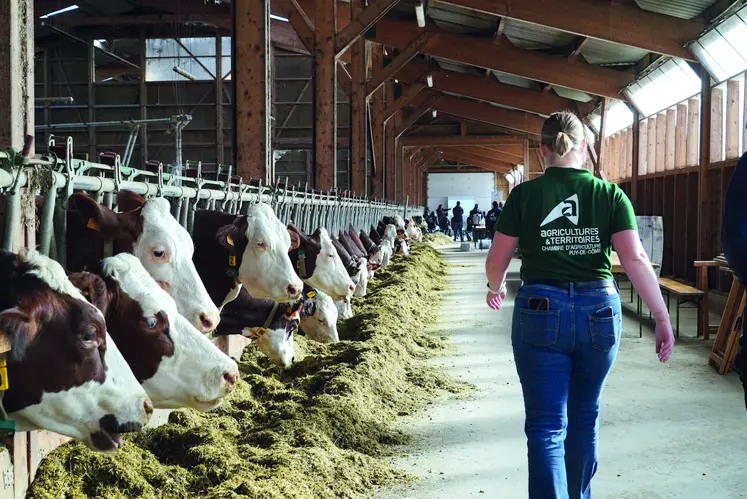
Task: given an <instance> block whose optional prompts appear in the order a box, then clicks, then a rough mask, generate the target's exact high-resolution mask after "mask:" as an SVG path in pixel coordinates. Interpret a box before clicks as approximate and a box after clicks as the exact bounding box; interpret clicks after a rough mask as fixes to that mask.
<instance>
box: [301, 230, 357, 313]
mask: <svg viewBox="0 0 747 499" xmlns="http://www.w3.org/2000/svg"><path fill="white" fill-rule="evenodd" d="M288 229H289V230H290V231H291V232H295V233H296V234H297V236H298V238H299V246H298V247H297V248H295V249H292V250H291V251H290V253H289V255H290V258H291V260H292V261H293V265H294V267H295V268H296V273H297V274H298V275H299V276H300V277H301V279H303V280H304V282H306V283H307V284H308V285H310V286H312V287H314V288H316V289H318V290H320V291H323V292H324V293H326V294H328V295H329V296H330V297H332V299H333V300H340V299H342V298H344V297H346V296H350V295H352V294H353V292H354V291H355V284H354V283H353V281H352V279H350V276H349V275H348V272H347V270H346V269H345V267H344V266H343V263H342V260H340V256H339V254H338V252H337V249H336V248H335V246H334V244H333V243H332V238H331V237H330V236H329V233H327V229H325V228H319V229H317V230H316V231H315V232H314V234H312V235H311V236H308V235H306V234H304V233H303V232H301V231H300V230H299V229H298V228H297V227H296V226H295V225H293V224H290V225H288Z"/></svg>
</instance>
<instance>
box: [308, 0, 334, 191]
mask: <svg viewBox="0 0 747 499" xmlns="http://www.w3.org/2000/svg"><path fill="white" fill-rule="evenodd" d="M315 5H316V14H315V16H316V17H315V24H316V29H315V30H314V187H315V188H316V189H320V190H325V191H326V190H329V189H333V188H335V187H337V109H336V107H337V104H336V100H337V99H336V98H335V97H336V95H335V94H336V93H337V62H336V59H335V54H336V52H335V1H334V0H315Z"/></svg>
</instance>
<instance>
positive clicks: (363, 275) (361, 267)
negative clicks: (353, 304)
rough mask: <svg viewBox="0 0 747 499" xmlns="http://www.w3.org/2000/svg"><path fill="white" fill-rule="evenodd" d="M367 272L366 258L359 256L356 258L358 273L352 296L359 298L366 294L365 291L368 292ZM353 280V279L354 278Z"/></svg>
mask: <svg viewBox="0 0 747 499" xmlns="http://www.w3.org/2000/svg"><path fill="white" fill-rule="evenodd" d="M368 272H369V269H368V260H367V259H366V258H360V259H359V260H358V274H357V282H356V285H355V293H353V295H354V296H357V297H359V298H363V297H364V296H366V293H367V292H368ZM353 280H354V281H355V280H356V279H353Z"/></svg>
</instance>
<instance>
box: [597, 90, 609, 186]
mask: <svg viewBox="0 0 747 499" xmlns="http://www.w3.org/2000/svg"><path fill="white" fill-rule="evenodd" d="M609 107H610V106H609V99H607V97H602V115H601V117H600V120H599V134H597V142H596V144H595V145H594V148H595V149H596V151H597V171H596V172H594V174H595V175H596V176H598V177H600V178H601V173H602V172H603V171H604V168H605V164H604V160H605V158H604V146H605V144H604V135H605V134H604V132H605V130H606V129H607V111H608V110H609Z"/></svg>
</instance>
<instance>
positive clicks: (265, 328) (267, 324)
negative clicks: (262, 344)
mask: <svg viewBox="0 0 747 499" xmlns="http://www.w3.org/2000/svg"><path fill="white" fill-rule="evenodd" d="M278 308H280V303H278V302H275V304H274V305H273V306H272V310H270V315H268V316H267V319H265V323H264V324H263V325H262V327H260V328H258V329H257V330H256V331H254V332H253V333H252V334H250V335H249V339H251V340H252V341H257V340H258V339H260V338H261V337H262V336H264V335H265V334H266V333H267V331H268V329H269V327H270V324H272V319H274V318H275V314H276V313H277V311H278Z"/></svg>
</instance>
